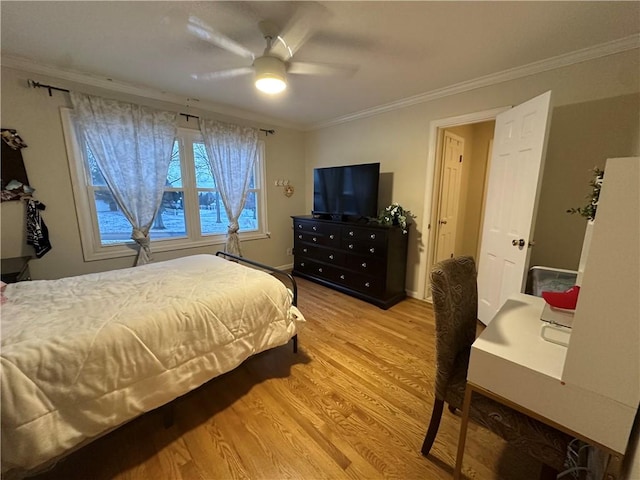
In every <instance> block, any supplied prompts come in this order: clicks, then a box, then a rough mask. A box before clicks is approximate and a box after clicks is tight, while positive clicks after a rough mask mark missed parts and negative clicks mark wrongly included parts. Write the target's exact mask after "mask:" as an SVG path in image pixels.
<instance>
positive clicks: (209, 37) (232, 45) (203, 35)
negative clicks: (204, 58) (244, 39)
mask: <svg viewBox="0 0 640 480" xmlns="http://www.w3.org/2000/svg"><path fill="white" fill-rule="evenodd" d="M187 29H188V30H189V32H191V33H193V34H194V35H195V36H196V37H198V38H200V39H202V40H204V41H206V42H209V43H212V44H214V45H216V46H218V47H220V48H224V49H225V50H227V51H229V52H231V53H235V54H236V55H240V56H241V57H246V58H250V59H251V60H253V59H254V58H255V55H254V54H253V52H252V51H251V50H249V49H247V48H245V47H244V46H242V45H240V44H239V43H238V42H236V41H234V40H231V39H230V38H229V37H227V36H226V35H223V34H222V33H220V32H217V31H215V30H214V29H213V28H211V27H210V26H209V25H207V24H206V23H205V22H203V21H202V20H200V19H199V18H198V17H195V16H193V15H192V16H190V17H189V22H188V23H187Z"/></svg>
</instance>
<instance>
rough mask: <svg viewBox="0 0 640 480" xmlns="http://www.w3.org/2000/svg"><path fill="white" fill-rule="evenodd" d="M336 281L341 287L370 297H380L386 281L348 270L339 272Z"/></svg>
mask: <svg viewBox="0 0 640 480" xmlns="http://www.w3.org/2000/svg"><path fill="white" fill-rule="evenodd" d="M334 281H335V282H336V283H337V284H339V285H342V286H344V287H347V288H350V289H352V290H356V291H358V292H362V293H366V294H368V295H374V296H375V295H380V294H381V293H382V292H383V291H384V281H383V280H381V279H380V278H376V277H370V276H368V275H360V274H358V273H354V272H351V271H347V270H345V271H341V272H338V273H337V275H336V278H335V279H334Z"/></svg>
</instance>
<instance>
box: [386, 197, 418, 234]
mask: <svg viewBox="0 0 640 480" xmlns="http://www.w3.org/2000/svg"><path fill="white" fill-rule="evenodd" d="M412 218H416V216H415V215H414V214H413V213H411V211H410V210H405V209H404V208H403V207H402V205H400V204H399V203H397V202H394V203H392V204H391V205H389V206H388V207H385V208H383V209H382V210H381V211H380V214H379V215H378V223H380V224H381V225H400V226H401V227H402V233H404V234H406V233H407V232H408V230H407V225H408V224H409V223H411V222H410V219H412Z"/></svg>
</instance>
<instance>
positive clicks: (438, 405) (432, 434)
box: [420, 398, 444, 457]
mask: <svg viewBox="0 0 640 480" xmlns="http://www.w3.org/2000/svg"><path fill="white" fill-rule="evenodd" d="M443 407H444V400H439V399H437V398H436V400H435V402H434V403H433V412H432V413H431V421H430V422H429V428H428V429H427V434H426V435H425V437H424V442H423V443H422V449H421V450H420V451H421V452H422V455H424V456H425V457H426V456H427V455H429V451H431V447H432V445H433V442H434V440H435V439H436V435H437V434H438V428H439V427H440V420H441V419H442V409H443Z"/></svg>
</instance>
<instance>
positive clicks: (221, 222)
mask: <svg viewBox="0 0 640 480" xmlns="http://www.w3.org/2000/svg"><path fill="white" fill-rule="evenodd" d="M198 203H199V204H200V226H201V228H200V231H201V232H202V234H203V235H218V234H226V233H227V227H228V225H229V221H228V219H227V214H226V213H225V211H224V206H223V205H222V200H221V199H220V195H219V194H218V192H198Z"/></svg>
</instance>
